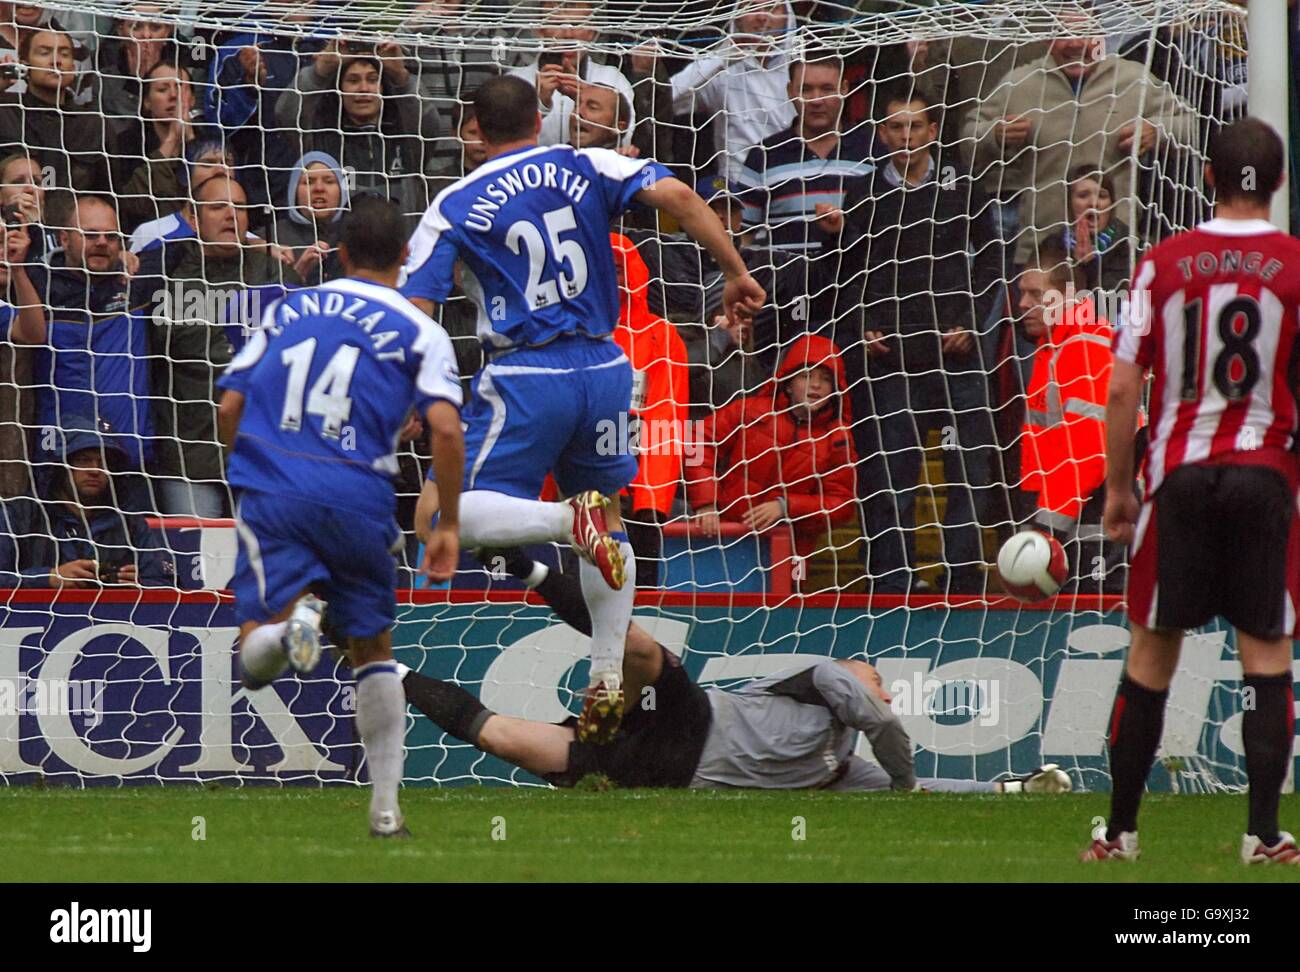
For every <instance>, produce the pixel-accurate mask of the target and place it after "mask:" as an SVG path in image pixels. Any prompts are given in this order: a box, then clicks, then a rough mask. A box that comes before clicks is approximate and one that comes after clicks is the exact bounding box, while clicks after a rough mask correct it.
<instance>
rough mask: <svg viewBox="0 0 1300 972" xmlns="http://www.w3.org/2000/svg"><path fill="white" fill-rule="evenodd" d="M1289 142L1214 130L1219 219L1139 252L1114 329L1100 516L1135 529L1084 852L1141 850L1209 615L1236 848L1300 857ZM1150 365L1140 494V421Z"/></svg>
mask: <svg viewBox="0 0 1300 972" xmlns="http://www.w3.org/2000/svg"><path fill="white" fill-rule="evenodd" d="M1284 165H1285V151H1284V149H1283V146H1282V140H1281V139H1280V138H1279V137H1278V135H1277V133H1276V132H1274V131H1273V129H1271V128H1270V127H1269V126H1267V125H1265V124H1264V123H1263V122H1261V121H1259V120H1258V119H1254V118H1243V119H1241V120H1239V121H1237V122H1234V123H1233V124H1231V125H1229V126H1227V127H1226V128H1223V129H1222V130H1220V132H1219V134H1218V136H1217V137H1216V138H1215V139H1214V143H1213V145H1212V146H1211V148H1210V161H1209V164H1208V165H1207V166H1206V168H1205V180H1206V183H1207V185H1208V186H1209V187H1210V188H1211V189H1213V190H1214V194H1215V205H1214V218H1213V219H1211V220H1210V221H1208V222H1206V223H1203V224H1201V225H1200V226H1198V227H1197V228H1196V229H1194V230H1191V231H1189V232H1186V233H1180V234H1179V235H1177V236H1175V237H1173V238H1171V239H1169V240H1166V241H1164V242H1163V243H1161V244H1159V245H1158V246H1156V247H1155V248H1154V249H1152V250H1151V252H1150V253H1148V254H1147V255H1146V256H1145V257H1144V258H1143V259H1142V260H1141V261H1140V262H1139V264H1138V268H1137V273H1136V275H1135V280H1134V292H1133V294H1132V295H1131V299H1130V302H1129V308H1128V312H1127V313H1126V314H1125V315H1123V317H1122V318H1121V323H1120V327H1119V328H1118V329H1117V331H1116V337H1115V370H1114V372H1113V373H1112V376H1111V382H1110V400H1109V402H1108V403H1107V406H1106V423H1107V429H1106V459H1107V479H1108V489H1107V491H1106V512H1105V514H1104V524H1105V528H1106V532H1107V534H1108V535H1109V536H1110V538H1111V539H1112V540H1115V541H1118V542H1123V543H1128V544H1129V545H1130V550H1129V558H1130V560H1129V564H1130V566H1129V578H1128V613H1129V623H1130V626H1131V628H1132V642H1131V644H1130V646H1129V651H1128V657H1127V659H1126V663H1125V670H1124V675H1123V678H1122V679H1121V680H1120V685H1119V691H1118V693H1117V694H1116V697H1115V708H1114V711H1113V713H1112V715H1111V724H1110V768H1111V778H1112V790H1111V813H1110V819H1109V822H1108V825H1107V828H1106V835H1105V837H1104V838H1103V839H1099V840H1094V841H1093V842H1092V844H1091V845H1090V846H1089V847H1088V849H1087V850H1086V851H1085V852H1084V854H1083V859H1084V860H1106V859H1115V858H1119V859H1132V858H1136V857H1137V856H1138V841H1137V815H1138V804H1139V802H1140V800H1141V798H1142V789H1143V787H1144V786H1145V784H1146V779H1147V774H1148V773H1149V772H1150V770H1151V764H1152V762H1153V761H1154V759H1155V753H1156V747H1157V746H1158V745H1159V743H1160V734H1161V730H1162V729H1163V727H1164V712H1165V703H1166V701H1167V699H1168V695H1169V683H1170V681H1171V680H1172V679H1173V675H1174V669H1175V668H1176V666H1177V664H1178V653H1179V649H1180V648H1181V646H1182V640H1183V631H1184V630H1186V629H1190V628H1199V627H1201V626H1202V625H1205V624H1207V623H1209V622H1210V621H1211V620H1213V619H1214V618H1215V617H1219V616H1221V617H1223V618H1225V619H1226V620H1227V621H1228V623H1229V624H1231V625H1232V626H1233V628H1234V629H1235V631H1236V637H1237V650H1238V653H1239V655H1240V657H1241V665H1242V670H1243V679H1242V709H1243V716H1242V738H1243V743H1244V746H1245V751H1246V774H1247V776H1248V778H1249V780H1250V797H1249V800H1250V807H1249V821H1248V826H1247V830H1246V834H1245V836H1244V837H1243V838H1242V845H1241V857H1242V860H1243V861H1245V862H1246V863H1251V864H1253V863H1267V862H1278V863H1287V864H1300V851H1297V848H1296V842H1295V838H1293V837H1292V836H1291V835H1290V834H1289V833H1286V832H1285V831H1282V830H1280V829H1279V827H1278V802H1279V796H1280V794H1281V790H1282V782H1283V780H1284V778H1285V776H1286V770H1287V765H1288V764H1289V762H1290V760H1291V744H1292V739H1293V734H1294V728H1295V724H1294V696H1293V694H1292V677H1291V636H1292V632H1293V630H1294V629H1295V626H1296V603H1295V599H1294V597H1293V595H1292V593H1291V592H1290V590H1289V586H1290V585H1289V583H1288V581H1289V580H1290V578H1292V577H1294V576H1296V574H1297V572H1300V543H1297V536H1298V534H1300V530H1298V529H1297V517H1296V489H1297V485H1298V483H1300V460H1298V458H1297V455H1296V452H1295V445H1296V433H1297V423H1298V421H1300V410H1298V409H1297V403H1296V373H1295V367H1296V362H1297V360H1298V359H1297V352H1298V351H1300V342H1298V340H1297V338H1298V335H1300V240H1296V239H1295V238H1293V237H1291V236H1288V235H1287V234H1285V233H1282V232H1280V231H1279V230H1277V229H1276V228H1274V227H1273V226H1272V225H1270V224H1269V222H1268V214H1269V200H1270V199H1271V197H1272V195H1273V193H1274V192H1275V191H1276V190H1277V189H1278V187H1279V186H1280V185H1281V183H1282V175H1283V172H1284ZM1148 373H1149V374H1150V375H1151V379H1152V381H1151V398H1150V446H1149V448H1148V450H1147V454H1146V458H1145V462H1144V468H1143V473H1144V479H1145V496H1144V498H1143V499H1142V500H1141V501H1139V500H1138V498H1137V497H1136V496H1134V495H1133V491H1132V490H1131V489H1129V488H1128V484H1130V483H1131V482H1132V481H1133V453H1134V450H1133V429H1134V424H1135V419H1136V416H1137V409H1138V403H1139V399H1140V397H1141V393H1142V387H1143V383H1144V380H1145V378H1146V376H1147V374H1148Z"/></svg>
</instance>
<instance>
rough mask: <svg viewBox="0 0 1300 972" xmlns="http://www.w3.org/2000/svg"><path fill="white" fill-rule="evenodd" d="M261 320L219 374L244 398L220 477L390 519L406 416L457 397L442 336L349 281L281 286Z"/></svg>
mask: <svg viewBox="0 0 1300 972" xmlns="http://www.w3.org/2000/svg"><path fill="white" fill-rule="evenodd" d="M262 325H263V326H262V328H261V329H260V330H258V331H256V332H254V334H253V335H252V337H250V338H249V340H248V343H247V344H245V345H244V347H243V349H242V350H241V351H240V352H239V354H238V355H236V356H235V359H234V360H233V361H232V362H231V363H230V366H229V368H227V370H226V373H225V374H224V375H223V376H222V378H221V380H220V382H219V384H220V386H221V387H222V388H227V389H231V390H234V391H237V392H239V393H241V394H242V395H243V396H244V415H243V418H242V420H241V421H240V424H239V435H238V437H237V439H236V442H235V449H234V453H233V455H232V456H231V459H230V468H229V480H230V484H231V485H232V486H235V487H239V488H243V489H254V490H259V491H261V492H266V493H275V494H278V495H281V496H295V497H302V498H303V499H306V500H309V501H311V502H315V503H324V504H327V505H332V506H336V507H339V508H342V509H347V510H352V511H354V512H357V513H360V514H362V515H365V516H370V517H376V518H382V517H391V516H392V515H393V512H394V510H395V508H396V498H395V496H394V493H393V485H392V477H393V476H395V475H396V474H397V471H398V470H397V457H396V455H395V453H396V450H397V445H398V441H397V440H398V436H399V434H400V433H401V430H402V426H403V425H404V424H405V422H406V417H407V414H408V413H409V412H410V410H411V408H412V407H414V408H416V409H417V411H418V412H419V413H420V414H421V415H422V414H424V412H425V411H426V410H427V409H428V407H429V406H430V405H431V404H432V403H433V401H434V400H435V399H444V400H446V401H449V402H451V403H452V404H453V405H455V406H457V407H458V408H459V407H460V404H461V388H460V379H459V377H458V375H457V372H456V358H455V356H454V354H453V353H452V349H451V340H450V338H448V337H447V332H446V331H444V330H443V329H442V328H441V327H440V326H438V325H437V324H435V323H434V322H433V321H432V320H430V319H429V318H428V316H426V315H425V314H423V313H421V312H420V311H419V310H418V309H416V308H415V307H414V306H412V304H411V303H410V302H409V301H407V300H406V299H405V298H403V297H402V296H401V295H400V294H398V293H397V292H396V291H394V290H390V289H389V288H387V287H382V286H380V285H378V284H373V283H369V282H368V281H364V280H353V279H346V280H335V281H333V282H331V283H327V284H324V285H323V286H320V287H309V288H304V289H302V290H295V291H292V292H290V293H289V294H287V295H285V297H284V298H283V299H281V300H278V301H276V302H275V303H274V304H272V305H271V306H270V307H268V308H267V310H266V312H265V314H264V315H263V320H262Z"/></svg>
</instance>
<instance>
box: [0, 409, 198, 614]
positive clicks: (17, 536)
mask: <svg viewBox="0 0 1300 972" xmlns="http://www.w3.org/2000/svg"><path fill="white" fill-rule="evenodd" d="M51 432H52V434H53V437H54V438H55V439H56V440H57V444H56V448H55V452H56V454H57V455H58V457H59V463H58V464H57V465H56V466H55V467H54V469H53V471H52V472H53V474H52V475H51V476H49V477H48V482H47V483H46V485H45V486H44V488H43V489H41V490H39V491H38V493H37V494H36V496H35V497H18V498H16V499H10V500H6V501H5V502H4V503H2V504H0V515H3V523H2V524H0V587H9V588H13V587H43V588H50V587H52V588H63V587H70V588H78V587H99V586H101V585H102V586H126V587H175V586H176V570H175V565H174V563H173V562H172V560H171V558H170V557H168V555H167V551H166V548H165V546H164V543H163V540H162V537H161V536H159V534H158V532H157V531H156V530H154V529H153V528H151V527H150V526H149V525H148V523H147V521H146V520H145V518H144V516H142V515H140V514H137V513H128V512H124V511H123V509H122V506H123V504H122V502H121V499H120V497H119V495H118V490H117V489H116V484H115V483H114V473H115V472H117V471H119V470H121V469H122V468H123V467H124V466H125V465H126V464H127V463H128V457H127V455H126V454H125V453H124V452H122V450H121V449H120V448H119V447H118V445H117V443H115V442H114V441H113V440H112V439H111V438H109V437H107V436H105V435H103V434H102V433H100V432H99V431H98V430H97V429H96V428H95V425H94V423H93V422H91V421H89V420H87V419H84V418H80V417H68V418H67V427H66V428H62V429H54V430H51Z"/></svg>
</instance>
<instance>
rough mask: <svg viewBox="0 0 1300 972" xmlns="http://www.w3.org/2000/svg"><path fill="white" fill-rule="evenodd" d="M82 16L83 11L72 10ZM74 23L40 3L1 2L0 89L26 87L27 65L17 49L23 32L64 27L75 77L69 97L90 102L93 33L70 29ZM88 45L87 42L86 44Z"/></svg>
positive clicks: (15, 90)
mask: <svg viewBox="0 0 1300 972" xmlns="http://www.w3.org/2000/svg"><path fill="white" fill-rule="evenodd" d="M77 16H80V17H81V18H82V19H83V20H84V19H85V18H86V17H87V15H86V14H81V15H77V14H72V15H71V17H77ZM74 26H75V25H74V24H73V23H72V22H71V20H70V19H69V15H66V14H65V15H64V16H63V19H62V20H61V19H60V18H59V17H56V16H55V15H54V14H53V13H52V12H51V11H49V10H47V9H46V8H45V7H44V6H43V5H42V4H39V3H0V92H8V93H9V94H22V93H23V92H25V91H26V90H27V65H25V64H24V63H23V62H22V56H21V54H20V53H19V50H20V47H21V45H22V38H23V34H25V33H31V32H32V31H34V30H38V29H46V30H57V31H63V32H65V33H67V34H68V36H69V37H70V38H71V39H72V45H73V60H74V65H75V66H74V73H75V77H74V79H73V81H72V83H71V86H70V93H69V98H70V99H71V100H72V102H73V103H74V104H78V105H89V104H90V103H91V102H92V101H93V100H94V97H95V89H96V84H95V82H96V80H97V78H96V72H95V70H94V57H93V51H92V49H91V48H92V47H93V45H94V43H95V40H96V37H95V35H94V34H93V33H90V34H87V33H86V32H85V31H73V30H71V29H70V28H72V27H74ZM87 45H90V46H87Z"/></svg>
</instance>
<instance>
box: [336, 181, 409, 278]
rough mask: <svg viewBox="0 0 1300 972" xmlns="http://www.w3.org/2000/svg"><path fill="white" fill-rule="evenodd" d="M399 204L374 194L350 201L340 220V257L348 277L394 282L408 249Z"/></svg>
mask: <svg viewBox="0 0 1300 972" xmlns="http://www.w3.org/2000/svg"><path fill="white" fill-rule="evenodd" d="M410 235H411V234H410V232H409V231H408V229H407V226H406V220H405V218H404V217H403V216H402V210H401V207H399V206H398V205H397V204H396V203H395V202H392V201H391V200H389V199H385V198H384V197H383V196H380V195H377V194H366V195H363V196H361V197H359V198H358V199H356V200H355V201H354V202H353V204H352V212H350V213H349V214H348V216H347V219H345V220H344V221H343V236H342V237H341V239H340V240H339V260H340V262H342V264H343V270H344V272H345V273H346V274H347V275H348V276H349V277H361V278H363V279H366V280H374V281H376V282H378V283H383V284H387V285H388V286H390V287H395V286H396V285H397V277H398V274H399V273H400V272H401V270H402V264H403V263H405V262H406V255H407V253H408V252H409V250H408V247H407V245H406V240H407V238H408V237H409V236H410Z"/></svg>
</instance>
